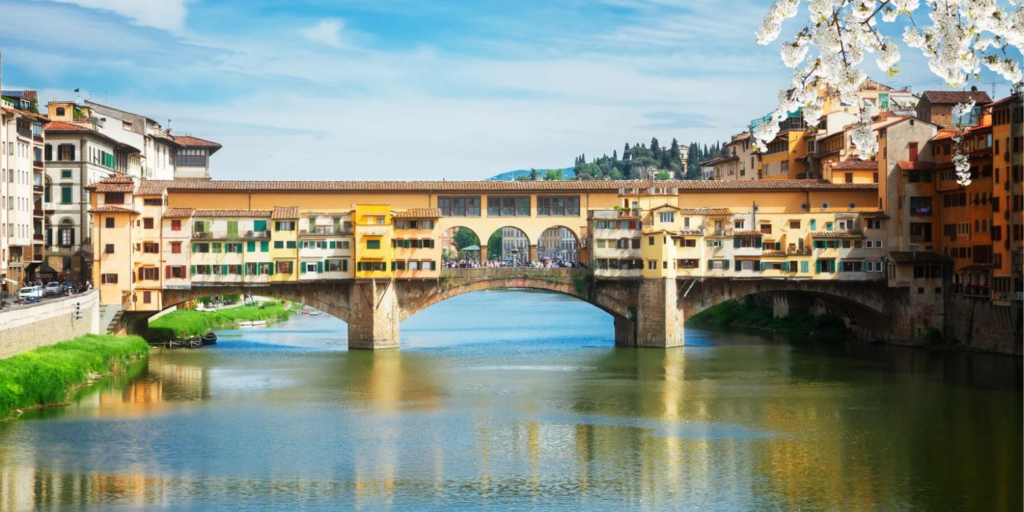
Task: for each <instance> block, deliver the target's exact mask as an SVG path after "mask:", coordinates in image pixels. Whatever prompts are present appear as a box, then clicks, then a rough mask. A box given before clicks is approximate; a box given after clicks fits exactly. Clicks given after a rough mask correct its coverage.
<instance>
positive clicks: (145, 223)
mask: <svg viewBox="0 0 1024 512" xmlns="http://www.w3.org/2000/svg"><path fill="white" fill-rule="evenodd" d="M142 228H143V229H153V219H152V218H151V217H147V218H145V219H142Z"/></svg>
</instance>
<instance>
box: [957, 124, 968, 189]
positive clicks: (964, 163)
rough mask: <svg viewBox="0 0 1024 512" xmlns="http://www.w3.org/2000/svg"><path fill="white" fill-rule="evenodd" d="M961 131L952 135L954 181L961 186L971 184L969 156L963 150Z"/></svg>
mask: <svg viewBox="0 0 1024 512" xmlns="http://www.w3.org/2000/svg"><path fill="white" fill-rule="evenodd" d="M963 143H964V137H963V132H962V131H961V133H958V134H957V135H956V136H954V137H953V149H954V151H953V168H954V169H955V170H956V182H957V184H959V185H960V186H961V187H966V186H968V185H970V184H971V162H970V157H968V156H967V153H966V152H965V151H964V150H963Z"/></svg>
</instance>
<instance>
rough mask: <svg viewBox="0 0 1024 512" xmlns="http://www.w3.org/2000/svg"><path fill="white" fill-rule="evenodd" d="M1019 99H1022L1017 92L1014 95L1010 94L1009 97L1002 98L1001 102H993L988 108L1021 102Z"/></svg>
mask: <svg viewBox="0 0 1024 512" xmlns="http://www.w3.org/2000/svg"><path fill="white" fill-rule="evenodd" d="M1021 99H1022V95H1021V93H1019V92H1018V93H1016V94H1011V95H1009V96H1007V97H1005V98H1003V99H1001V100H996V101H993V102H992V103H990V104H989V105H988V106H990V107H995V106H1000V105H1002V104H1004V103H1013V102H1015V101H1021Z"/></svg>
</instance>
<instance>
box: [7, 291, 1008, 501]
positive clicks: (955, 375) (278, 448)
mask: <svg viewBox="0 0 1024 512" xmlns="http://www.w3.org/2000/svg"><path fill="white" fill-rule="evenodd" d="M220 334H221V341H220V343H219V344H218V345H217V346H215V347H209V348H204V349H199V350H175V351H163V352H154V353H153V355H152V356H151V357H150V358H149V360H148V361H145V362H141V363H139V364H138V365H137V366H136V367H135V368H133V369H131V371H130V372H128V373H127V374H125V375H122V376H120V377H117V378H112V379H106V380H104V381H102V382H101V383H99V384H98V385H97V386H95V387H93V388H91V389H89V390H86V391H85V392H84V393H83V394H82V396H81V397H80V399H79V400H78V401H77V402H76V403H74V404H73V405H71V406H69V407H63V408H55V409H47V410H43V411H34V412H30V413H28V414H26V415H25V416H23V418H22V419H21V420H19V421H16V422H12V423H8V424H2V425H0V510H27V509H32V508H47V509H93V510H110V509H119V508H123V509H147V510H152V509H167V510H213V509H241V510H263V509H267V510H297V509H356V510H381V509H392V510H453V509H501V510H503V509H514V510H521V509H524V508H538V509H575V510H580V509H588V510H622V509H647V510H667V509H671V510H702V511H704V510H712V511H713V510H729V511H732V510H823V511H842V510H858V511H859V510H885V511H890V510H984V511H994V510H1020V509H1021V508H1022V498H1021V482H1022V479H1024V475H1022V466H1024V460H1022V459H1024V457H1022V450H1024V446H1022V436H1021V432H1022V430H1024V420H1022V417H1024V411H1022V393H1021V385H1022V380H1021V360H1020V359H1019V358H1012V357H1005V356H992V355H982V354H964V353H951V352H950V353H946V352H929V351H924V350H914V349H907V348H903V347H892V346H879V345H864V344H862V343H853V342H850V343H847V342H841V341H836V340H820V339H818V340H816V339H782V338H775V339H773V338H771V337H766V336H763V335H758V334H750V333H740V332H708V331H701V330H697V329H688V330H687V333H686V336H687V346H686V347H684V348H679V349H673V350H664V351H663V350H634V349H616V348H614V347H613V327H612V319H611V317H609V316H608V315H606V314H605V313H603V312H601V311H599V310H598V309H596V308H594V307H592V306H590V305H587V304H585V303H583V302H580V301H577V300H575V299H571V298H568V297H563V296H560V295H553V294H547V293H531V292H522V291H506V292H480V293H474V294H469V295H465V296H461V297H457V298H454V299H451V300H448V301H445V302H443V303H440V304H438V305H436V306H433V307H431V308H429V309H428V310H425V311H423V312H421V313H419V314H417V315H416V316H415V317H413V318H411V319H409V320H408V321H406V322H405V323H403V324H402V349H401V351H383V352H378V353H371V352H348V351H347V350H346V348H345V347H346V342H345V326H344V324H343V323H341V322H340V321H338V320H335V319H333V318H330V317H327V316H297V317H294V318H293V319H292V320H289V321H287V322H284V323H281V324H277V325H275V326H272V327H269V328H265V329H258V330H243V331H225V332H222V333H220Z"/></svg>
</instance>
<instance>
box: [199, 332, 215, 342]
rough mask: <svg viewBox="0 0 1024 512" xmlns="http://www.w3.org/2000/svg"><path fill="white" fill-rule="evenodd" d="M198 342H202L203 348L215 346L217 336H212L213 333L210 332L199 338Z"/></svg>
mask: <svg viewBox="0 0 1024 512" xmlns="http://www.w3.org/2000/svg"><path fill="white" fill-rule="evenodd" d="M199 340H200V341H201V342H202V344H203V346H206V345H216V344H217V335H216V334H214V333H213V331H210V332H208V333H206V334H204V335H202V337H200V338H199Z"/></svg>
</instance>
